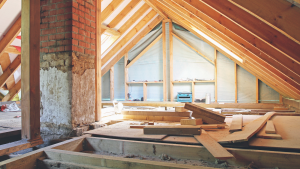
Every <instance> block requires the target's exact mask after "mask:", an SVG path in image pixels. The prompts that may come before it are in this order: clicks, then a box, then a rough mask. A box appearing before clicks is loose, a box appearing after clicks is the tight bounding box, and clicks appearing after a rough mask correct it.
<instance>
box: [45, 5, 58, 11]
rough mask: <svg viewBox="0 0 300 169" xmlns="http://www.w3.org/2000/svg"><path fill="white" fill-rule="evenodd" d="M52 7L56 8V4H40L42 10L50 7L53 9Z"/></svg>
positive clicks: (47, 9)
mask: <svg viewBox="0 0 300 169" xmlns="http://www.w3.org/2000/svg"><path fill="white" fill-rule="evenodd" d="M54 8H56V4H49V5H45V6H42V11H49V10H50V9H54Z"/></svg>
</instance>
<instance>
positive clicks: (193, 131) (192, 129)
mask: <svg viewBox="0 0 300 169" xmlns="http://www.w3.org/2000/svg"><path fill="white" fill-rule="evenodd" d="M144 134H163V135H200V134H201V129H200V127H199V126H191V125H183V126H180V125H175V126H145V127H144Z"/></svg>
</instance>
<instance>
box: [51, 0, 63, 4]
mask: <svg viewBox="0 0 300 169" xmlns="http://www.w3.org/2000/svg"><path fill="white" fill-rule="evenodd" d="M63 1H64V0H52V3H58V2H63Z"/></svg>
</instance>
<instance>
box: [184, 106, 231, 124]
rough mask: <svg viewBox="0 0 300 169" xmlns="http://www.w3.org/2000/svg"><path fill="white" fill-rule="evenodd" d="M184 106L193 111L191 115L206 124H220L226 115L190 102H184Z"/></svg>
mask: <svg viewBox="0 0 300 169" xmlns="http://www.w3.org/2000/svg"><path fill="white" fill-rule="evenodd" d="M184 108H185V109H188V110H191V111H193V114H192V116H193V117H195V118H201V119H202V121H203V122H204V123H207V124H222V123H224V120H225V117H226V116H224V115H222V114H220V113H217V112H214V111H212V110H209V109H206V108H204V107H201V106H199V105H195V104H191V103H186V104H185V106H184Z"/></svg>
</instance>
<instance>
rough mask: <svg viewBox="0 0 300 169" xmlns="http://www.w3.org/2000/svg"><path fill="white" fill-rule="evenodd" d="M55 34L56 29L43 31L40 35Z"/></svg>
mask: <svg viewBox="0 0 300 169" xmlns="http://www.w3.org/2000/svg"><path fill="white" fill-rule="evenodd" d="M54 33H56V29H44V30H42V35H48V34H54Z"/></svg>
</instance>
